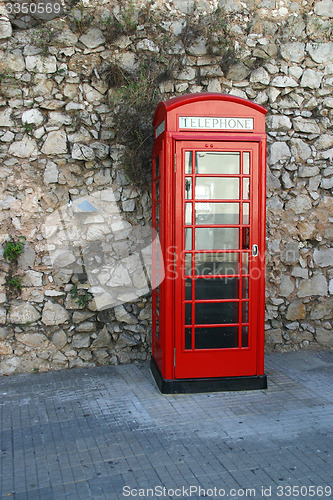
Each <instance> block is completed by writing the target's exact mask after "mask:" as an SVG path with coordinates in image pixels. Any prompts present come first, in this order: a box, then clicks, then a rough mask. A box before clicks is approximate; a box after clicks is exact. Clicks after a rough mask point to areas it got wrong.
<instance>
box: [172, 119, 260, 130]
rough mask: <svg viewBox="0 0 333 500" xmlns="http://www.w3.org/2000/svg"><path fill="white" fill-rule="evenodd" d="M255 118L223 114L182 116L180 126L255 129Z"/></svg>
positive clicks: (185, 127) (212, 128) (211, 128)
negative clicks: (229, 116) (231, 116)
mask: <svg viewBox="0 0 333 500" xmlns="http://www.w3.org/2000/svg"><path fill="white" fill-rule="evenodd" d="M253 127H254V124H253V118H237V117H234V118H228V117H222V116H180V117H179V128H183V129H205V130H253Z"/></svg>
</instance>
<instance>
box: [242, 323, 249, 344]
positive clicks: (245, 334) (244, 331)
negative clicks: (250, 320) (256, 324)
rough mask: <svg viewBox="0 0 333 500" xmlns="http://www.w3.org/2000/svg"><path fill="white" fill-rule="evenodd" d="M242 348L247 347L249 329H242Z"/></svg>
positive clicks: (246, 327)
mask: <svg viewBox="0 0 333 500" xmlns="http://www.w3.org/2000/svg"><path fill="white" fill-rule="evenodd" d="M242 347H249V327H248V326H243V327H242Z"/></svg>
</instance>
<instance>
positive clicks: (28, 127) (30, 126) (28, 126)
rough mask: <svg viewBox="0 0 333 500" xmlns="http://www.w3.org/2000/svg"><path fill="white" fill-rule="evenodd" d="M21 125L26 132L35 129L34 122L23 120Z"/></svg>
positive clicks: (28, 132)
mask: <svg viewBox="0 0 333 500" xmlns="http://www.w3.org/2000/svg"><path fill="white" fill-rule="evenodd" d="M22 127H23V128H24V130H25V132H26V133H27V134H31V132H33V131H34V130H35V128H36V125H35V124H34V123H28V122H23V123H22Z"/></svg>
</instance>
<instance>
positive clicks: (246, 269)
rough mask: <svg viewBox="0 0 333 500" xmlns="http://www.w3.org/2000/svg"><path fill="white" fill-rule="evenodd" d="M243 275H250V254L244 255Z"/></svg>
mask: <svg viewBox="0 0 333 500" xmlns="http://www.w3.org/2000/svg"><path fill="white" fill-rule="evenodd" d="M242 274H249V254H248V253H245V252H244V253H243V254H242Z"/></svg>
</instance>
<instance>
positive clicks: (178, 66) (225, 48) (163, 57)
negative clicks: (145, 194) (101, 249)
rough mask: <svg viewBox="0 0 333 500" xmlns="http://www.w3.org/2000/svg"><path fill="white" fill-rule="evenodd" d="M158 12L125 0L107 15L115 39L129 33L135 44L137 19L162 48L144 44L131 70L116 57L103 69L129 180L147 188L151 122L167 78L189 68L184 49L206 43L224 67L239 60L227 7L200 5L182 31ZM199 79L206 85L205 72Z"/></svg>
mask: <svg viewBox="0 0 333 500" xmlns="http://www.w3.org/2000/svg"><path fill="white" fill-rule="evenodd" d="M154 15H155V14H154V11H153V10H152V9H150V10H149V9H148V10H147V9H144V8H141V9H139V10H138V11H136V12H135V11H134V9H133V4H132V3H129V5H128V6H127V7H124V6H123V4H122V3H119V13H118V14H117V18H115V17H114V16H112V17H111V16H110V17H109V18H108V19H106V20H105V26H106V28H105V30H106V33H109V40H108V41H109V42H112V41H114V40H115V39H116V38H117V37H119V36H120V35H124V34H126V36H128V37H129V38H130V39H131V41H132V42H133V44H135V42H136V40H135V34H134V32H133V28H134V26H135V23H139V24H140V25H142V26H145V27H146V30H148V29H149V30H150V38H149V41H150V42H151V45H152V46H153V44H155V46H157V47H158V49H157V50H156V51H154V49H152V50H145V48H144V47H143V48H142V49H138V50H137V53H136V61H137V62H136V64H134V65H133V67H132V69H131V70H130V72H128V71H126V70H125V69H123V67H122V66H121V64H117V62H116V61H114V62H112V63H110V64H109V65H108V67H107V68H104V73H103V76H104V79H105V81H106V83H107V84H108V85H109V87H111V89H112V91H111V92H110V93H109V96H110V101H111V103H113V104H114V121H115V128H116V136H117V139H118V140H119V142H121V143H122V144H123V146H124V149H123V154H122V156H121V158H120V162H121V166H122V167H123V169H124V171H125V173H126V176H127V177H128V179H129V180H130V181H131V182H132V183H133V184H134V185H135V186H138V187H140V188H143V189H144V188H147V187H148V186H149V185H150V173H151V147H152V143H153V129H152V126H151V122H152V117H153V113H154V110H155V107H156V105H157V103H158V102H159V100H161V99H163V95H161V92H160V88H161V87H160V85H161V83H162V82H163V81H166V80H169V79H171V80H172V78H173V75H174V74H177V73H179V71H181V70H182V69H183V66H184V52H185V54H189V55H191V53H192V52H191V47H192V45H193V44H196V43H199V44H200V43H204V44H205V45H206V50H207V52H208V53H209V54H211V55H214V56H215V57H217V58H220V60H219V62H220V66H221V68H222V70H223V71H226V70H227V69H228V67H229V66H230V64H231V63H234V62H235V59H236V54H235V49H234V43H233V39H232V36H231V33H230V29H229V22H228V16H227V15H226V14H225V12H224V11H223V9H221V8H218V9H216V10H215V11H214V12H211V13H210V14H207V13H205V14H204V13H202V12H201V11H199V10H197V9H196V7H195V6H194V9H193V12H192V13H189V14H188V15H186V16H185V17H184V22H183V29H182V31H181V32H180V33H177V34H175V33H173V31H172V30H167V29H166V28H165V27H164V26H165V23H163V21H168V20H170V15H169V13H167V12H166V13H165V15H164V14H161V13H160V12H159V14H158V16H159V17H158V18H156V19H152V16H154ZM163 16H164V17H163ZM152 26H154V29H152ZM135 33H136V32H135ZM106 38H108V37H107V36H106ZM175 46H179V47H182V48H183V49H184V50H180V51H179V53H177V54H175V53H173V52H172V51H170V47H175ZM197 84H198V85H200V84H201V80H200V77H199V75H198V76H197ZM162 89H163V87H162Z"/></svg>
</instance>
